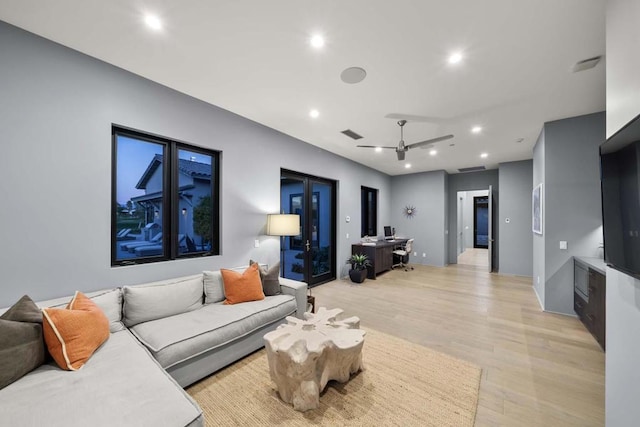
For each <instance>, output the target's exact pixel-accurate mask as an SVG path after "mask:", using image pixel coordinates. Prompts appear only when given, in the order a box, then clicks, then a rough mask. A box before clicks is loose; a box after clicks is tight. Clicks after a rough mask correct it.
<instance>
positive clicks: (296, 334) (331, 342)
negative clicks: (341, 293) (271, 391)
mask: <svg viewBox="0 0 640 427" xmlns="http://www.w3.org/2000/svg"><path fill="white" fill-rule="evenodd" d="M342 312H343V310H341V309H339V308H334V309H332V310H327V309H326V308H325V307H320V309H318V312H317V313H316V314H313V313H304V317H305V320H302V319H298V318H296V317H291V316H289V317H287V322H288V323H287V324H283V325H280V326H279V327H278V329H276V330H275V331H272V332H269V333H267V334H266V335H265V336H264V340H265V347H266V351H267V360H268V361H269V374H270V375H271V379H272V380H273V381H274V382H275V383H276V385H277V386H278V393H279V394H280V398H281V399H282V400H284V401H285V402H287V403H291V404H293V408H294V409H296V410H298V411H306V410H308V409H314V408H317V407H318V406H319V405H320V392H322V390H324V388H325V386H326V385H327V382H329V381H330V380H337V381H339V382H341V383H344V382H347V381H348V380H349V377H350V376H351V374H353V373H356V372H358V371H359V370H361V369H363V366H362V346H363V345H364V336H365V334H366V332H365V331H363V330H362V329H358V328H359V327H360V319H358V318H357V317H350V318H348V319H344V320H337V317H338V316H339V315H340V314H342Z"/></svg>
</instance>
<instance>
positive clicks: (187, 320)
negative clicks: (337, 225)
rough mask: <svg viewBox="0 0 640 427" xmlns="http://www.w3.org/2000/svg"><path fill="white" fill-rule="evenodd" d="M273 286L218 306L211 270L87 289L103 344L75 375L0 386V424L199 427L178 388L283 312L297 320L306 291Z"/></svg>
mask: <svg viewBox="0 0 640 427" xmlns="http://www.w3.org/2000/svg"><path fill="white" fill-rule="evenodd" d="M280 285H281V287H280V288H281V294H279V295H274V296H267V297H265V299H264V300H261V301H252V302H246V303H241V304H235V305H224V304H223V303H222V301H223V300H224V289H223V286H222V278H221V275H220V273H219V272H217V271H211V272H204V273H202V274H198V275H194V276H187V277H180V278H176V279H171V280H164V281H161V282H153V283H147V284H141V285H136V286H124V287H122V288H116V289H110V290H105V291H99V292H93V293H89V294H87V296H89V297H91V298H92V299H93V301H94V302H95V303H96V304H97V305H98V306H100V308H102V310H103V311H104V312H105V314H106V315H107V317H108V319H109V322H110V324H109V326H110V331H111V335H110V337H109V339H108V340H107V341H106V342H105V343H104V344H103V345H102V346H101V347H100V348H99V349H98V350H97V351H96V352H95V353H94V355H93V356H92V357H91V358H90V359H89V361H88V362H87V364H86V365H85V366H83V367H82V369H80V370H79V371H75V372H69V371H63V370H61V369H60V368H58V367H57V366H56V365H55V362H53V361H51V362H50V363H45V364H44V365H42V366H40V367H39V368H37V369H36V370H34V371H32V372H30V373H29V374H27V375H25V376H24V377H22V378H21V379H19V380H18V381H16V382H14V383H12V384H10V385H8V386H7V387H5V388H3V389H1V390H0V414H1V415H0V418H1V422H0V424H2V425H20V426H41V425H48V426H57V425H60V426H62V425H64V426H87V425H91V426H160V425H162V426H180V427H181V426H201V425H203V424H204V420H203V414H202V411H201V409H200V408H199V407H198V405H197V403H196V402H194V401H193V400H192V399H191V397H190V396H189V395H188V394H187V393H186V392H185V391H184V389H183V387H185V386H187V385H189V384H192V383H194V382H196V381H198V380H200V379H202V378H204V377H206V376H207V375H210V374H211V373H213V372H215V371H217V370H219V369H220V368H223V367H224V366H226V365H228V364H230V363H232V362H234V361H236V360H238V359H240V358H242V357H244V356H246V355H247V354H249V353H251V352H253V351H255V350H257V349H259V348H261V347H263V345H264V341H263V338H262V337H263V336H264V334H265V333H266V332H268V331H271V330H273V329H275V328H276V327H277V326H278V325H279V324H281V323H282V322H283V321H284V320H285V318H286V317H287V316H290V315H293V316H297V317H300V318H302V317H303V313H304V311H305V308H306V291H307V285H306V284H305V283H302V282H297V281H293V280H289V279H283V278H280ZM70 299H71V297H65V298H60V299H57V300H51V301H43V302H40V303H38V305H39V306H40V307H55V306H65V305H66V304H67V303H68V302H69V300H70ZM1 311H2V310H0V312H1Z"/></svg>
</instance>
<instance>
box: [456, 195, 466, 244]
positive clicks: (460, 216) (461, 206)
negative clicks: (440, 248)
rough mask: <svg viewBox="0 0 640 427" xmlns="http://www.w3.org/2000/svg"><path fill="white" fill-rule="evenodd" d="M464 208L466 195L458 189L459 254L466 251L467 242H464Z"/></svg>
mask: <svg viewBox="0 0 640 427" xmlns="http://www.w3.org/2000/svg"><path fill="white" fill-rule="evenodd" d="M463 210H464V197H463V193H462V192H461V191H458V239H457V240H458V255H460V254H461V253H462V252H464V249H465V242H464V221H463V218H464V216H463Z"/></svg>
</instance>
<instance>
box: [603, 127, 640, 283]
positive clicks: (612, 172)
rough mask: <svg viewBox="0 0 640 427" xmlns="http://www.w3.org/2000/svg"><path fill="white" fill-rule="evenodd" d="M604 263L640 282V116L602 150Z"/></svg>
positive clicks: (611, 138) (607, 142) (610, 139)
mask: <svg viewBox="0 0 640 427" xmlns="http://www.w3.org/2000/svg"><path fill="white" fill-rule="evenodd" d="M600 174H601V178H600V182H601V185H602V226H603V233H604V260H605V262H606V263H607V265H608V266H610V267H612V268H615V269H616V270H619V271H622V272H623V273H626V274H628V275H631V276H633V277H635V278H637V279H640V116H638V117H636V118H635V119H633V120H632V121H631V122H629V123H628V124H627V125H626V126H625V127H623V128H622V129H620V130H619V131H618V132H617V133H615V134H614V135H613V136H611V137H610V138H609V139H607V141H606V142H605V143H604V144H602V145H601V146H600Z"/></svg>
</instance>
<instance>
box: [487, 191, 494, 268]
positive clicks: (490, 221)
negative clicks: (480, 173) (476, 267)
mask: <svg viewBox="0 0 640 427" xmlns="http://www.w3.org/2000/svg"><path fill="white" fill-rule="evenodd" d="M488 205H489V206H488V208H489V218H488V224H487V226H488V230H489V231H488V233H487V235H488V238H487V249H489V250H488V251H487V256H488V257H489V273H491V272H492V271H493V243H494V240H493V187H492V186H491V185H490V186H489V203H488Z"/></svg>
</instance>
